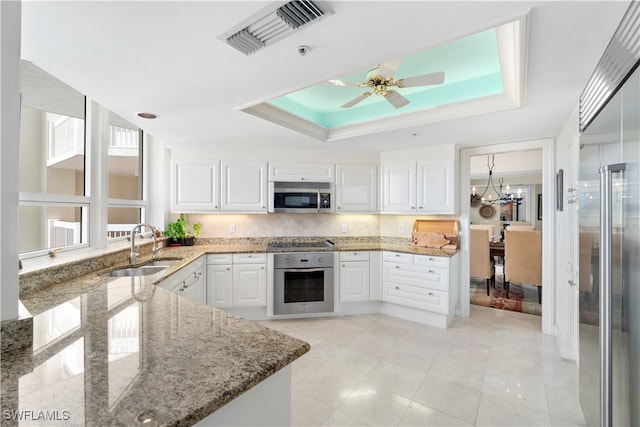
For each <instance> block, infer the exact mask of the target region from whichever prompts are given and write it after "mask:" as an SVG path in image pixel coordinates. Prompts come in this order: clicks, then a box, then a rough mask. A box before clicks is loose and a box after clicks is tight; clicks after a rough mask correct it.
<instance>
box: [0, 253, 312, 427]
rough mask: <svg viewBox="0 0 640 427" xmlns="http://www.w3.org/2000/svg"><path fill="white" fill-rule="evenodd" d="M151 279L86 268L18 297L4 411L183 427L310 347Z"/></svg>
mask: <svg viewBox="0 0 640 427" xmlns="http://www.w3.org/2000/svg"><path fill="white" fill-rule="evenodd" d="M199 249H200V248H197V249H188V248H185V249H178V252H180V255H181V256H184V257H185V259H186V260H188V259H189V258H191V257H192V256H196V255H197V256H200V255H202V252H201V251H200V250H199ZM163 252H165V253H172V254H176V252H174V250H173V249H170V250H167V251H163ZM198 254H199V255H198ZM197 256H196V257H197ZM159 276H160V275H157V274H156V275H152V276H146V277H135V278H131V277H125V278H109V277H104V276H101V275H99V274H89V275H85V276H82V277H80V278H77V279H75V280H70V281H68V282H66V283H64V284H58V285H56V286H49V287H46V288H44V289H40V290H38V291H37V292H32V293H30V295H29V294H28V295H25V296H24V297H22V299H21V300H22V303H23V304H24V305H25V307H26V308H27V309H28V310H29V311H30V312H31V314H32V315H33V316H34V317H33V324H34V327H33V352H29V353H30V356H31V357H30V358H29V357H27V361H26V362H25V360H21V358H19V357H15V356H14V355H12V354H10V352H11V346H4V345H3V353H2V359H1V360H2V373H3V374H2V396H3V402H5V401H6V402H12V403H14V405H10V406H9V407H7V406H4V407H3V409H20V410H27V411H34V412H35V413H38V411H59V413H58V415H59V418H61V419H63V421H59V422H57V423H56V425H127V426H131V425H139V424H140V420H141V419H142V418H150V422H148V423H146V424H145V425H176V426H182V425H192V424H193V423H195V422H197V421H198V420H200V419H203V418H204V417H206V416H207V415H209V414H210V413H212V412H214V411H216V410H217V409H218V408H220V407H222V406H223V405H224V404H226V403H228V402H230V401H231V400H233V399H234V398H236V397H238V396H239V395H240V394H242V393H243V392H245V391H247V390H249V389H250V388H252V387H253V386H255V385H257V384H258V383H260V382H261V381H263V380H264V379H266V378H267V377H269V376H270V375H272V374H274V373H275V372H277V371H278V370H280V369H282V368H284V367H285V366H287V365H288V364H290V363H291V362H293V361H294V360H295V359H297V358H298V357H300V356H302V355H303V354H305V353H306V352H307V351H309V344H307V343H306V342H304V341H301V340H298V339H296V338H293V337H290V336H287V335H284V334H282V333H280V332H277V331H274V330H272V329H269V328H267V327H264V326H261V325H259V324H256V323H252V322H249V321H246V320H244V319H240V318H237V317H234V316H232V315H230V314H228V313H226V312H224V311H221V310H218V309H216V308H213V307H209V306H207V305H204V304H201V303H198V302H196V301H193V300H191V299H189V298H186V297H183V296H179V295H177V294H175V293H172V292H170V291H168V290H165V289H163V288H161V287H159V286H155V283H157V282H158V281H159V280H160V279H159ZM12 339H16V340H18V339H19V337H16V336H14V337H12ZM5 347H6V348H5ZM5 399H6V400H5ZM65 411H66V412H65Z"/></svg>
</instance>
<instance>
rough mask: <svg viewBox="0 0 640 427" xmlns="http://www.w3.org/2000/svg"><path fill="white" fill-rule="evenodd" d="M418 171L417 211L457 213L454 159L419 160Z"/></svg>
mask: <svg viewBox="0 0 640 427" xmlns="http://www.w3.org/2000/svg"><path fill="white" fill-rule="evenodd" d="M417 171H418V185H417V212H418V213H430V214H452V213H455V189H454V182H453V181H454V179H453V178H454V173H453V161H450V160H441V161H433V162H419V163H418V165H417Z"/></svg>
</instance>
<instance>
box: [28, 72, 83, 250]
mask: <svg viewBox="0 0 640 427" xmlns="http://www.w3.org/2000/svg"><path fill="white" fill-rule="evenodd" d="M20 72H21V76H20V77H21V81H20V91H21V94H22V111H21V123H20V164H19V190H20V206H19V218H18V237H19V242H18V247H19V250H20V253H21V254H22V253H33V254H39V253H40V252H42V251H45V252H46V251H47V250H49V249H52V248H59V247H69V246H82V245H86V244H87V243H88V236H87V232H86V229H85V227H86V224H87V215H88V208H89V201H88V199H87V198H86V197H85V97H84V96H83V95H82V94H81V93H79V92H77V91H76V90H74V89H73V88H71V87H69V86H67V85H66V84H64V83H62V82H61V81H59V80H58V79H56V78H55V77H53V76H51V75H50V74H48V73H46V72H45V71H43V70H41V69H40V68H38V67H36V66H35V65H33V64H32V63H30V62H27V61H22V63H21V70H20Z"/></svg>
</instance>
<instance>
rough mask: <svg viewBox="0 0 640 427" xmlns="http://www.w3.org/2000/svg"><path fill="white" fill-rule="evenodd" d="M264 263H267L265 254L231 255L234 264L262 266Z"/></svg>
mask: <svg viewBox="0 0 640 427" xmlns="http://www.w3.org/2000/svg"><path fill="white" fill-rule="evenodd" d="M265 262H267V254H265V253H260V254H256V253H248V254H233V263H234V264H264V263H265Z"/></svg>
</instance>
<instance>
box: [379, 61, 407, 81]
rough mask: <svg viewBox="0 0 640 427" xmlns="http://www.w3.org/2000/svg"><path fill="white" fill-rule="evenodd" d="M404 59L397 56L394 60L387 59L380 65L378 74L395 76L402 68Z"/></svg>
mask: <svg viewBox="0 0 640 427" xmlns="http://www.w3.org/2000/svg"><path fill="white" fill-rule="evenodd" d="M402 61H403V59H402V58H397V59H394V60H392V61H387V62H384V63H382V64H380V65H379V66H378V75H380V76H383V77H393V76H394V75H395V74H396V71H398V68H400V64H402Z"/></svg>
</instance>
